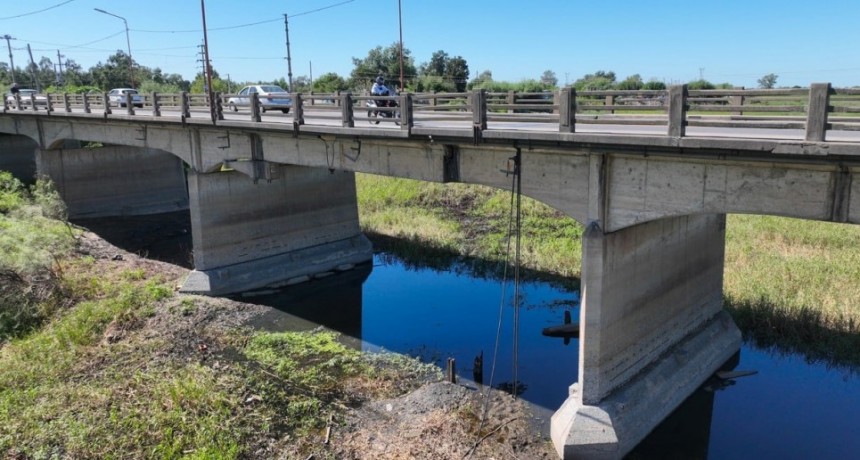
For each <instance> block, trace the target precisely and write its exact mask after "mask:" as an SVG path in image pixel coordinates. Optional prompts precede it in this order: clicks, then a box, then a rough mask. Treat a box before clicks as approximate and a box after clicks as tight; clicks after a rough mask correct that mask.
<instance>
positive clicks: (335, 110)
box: [3, 83, 860, 142]
mask: <svg viewBox="0 0 860 460" xmlns="http://www.w3.org/2000/svg"><path fill="white" fill-rule="evenodd" d="M46 96H47V104H46V106H45V107H44V111H45V112H46V113H47V114H50V113H52V112H54V111H62V112H65V113H73V112H83V113H102V114H104V115H105V116H110V115H114V114H115V115H120V114H122V115H128V116H135V115H137V113H136V112H135V106H134V105H133V104H132V103H131V102H132V101H131V96H130V95H129V96H128V99H127V101H126V104H125V107H123V108H122V109H117V110H116V113H114V110H113V109H112V107H113V108H115V109H116V108H117V107H116V106H117V104H111V103H110V102H109V100H108V97H107V94H47V95H46ZM141 96H142V99H143V104H142V105H143V107H142V109H144V110H145V111H147V112H148V113H146V114H147V115H149V116H154V117H161V116H166V115H165V112H169V113H170V114H175V113H177V112H178V114H179V117H180V118H181V119H182V120H183V121H184V120H185V119H188V118H191V117H192V113H194V116H195V117H196V116H198V115H197V113H199V112H200V111H203V110H205V111H206V112H207V116H208V117H210V118H211V119H212V122H213V123H215V124H217V123H218V122H219V121H221V120H224V119H225V117H224V112H225V106H226V105H227V101H228V100H229V99H230V98H231V97H236V95H235V94H220V93H214V94H213V100H214V102H215V105H214V106H212V107H210V98H209V96H208V95H206V94H191V93H186V92H183V93H178V94H160V93H150V94H145V95H144V94H142V95H141ZM291 96H292V99H293V103H292V106H291V107H290V112H291V117H292V119H293V120H292V121H293V123H292V125H293V127H294V129H299V127H300V126H302V125H306V124H313V120H309V119H307V118H306V117H305V113H306V111H307V110H309V109H313V111H314V119H316V118H321V119H329V120H337V119H340V122H341V123H340V124H341V126H342V127H347V128H349V127H355V126H356V123H358V122H366V121H370V122H373V123H378V122H384V123H391V122H393V123H396V124H397V125H399V127H400V129H401V130H405V131H407V132H410V131H411V129H412V128H413V127H414V126H415V121H416V120H418V121H421V120H422V119H432V120H434V121H457V122H462V123H463V124H464V126H465V127H466V128H467V129H468V128H469V127H471V130H472V131H473V134H474V135H475V136H476V138H478V137H480V134H481V132H482V131H484V130H486V129H488V124H489V123H491V122H524V123H543V124H553V125H556V126H557V127H558V132H560V133H574V132H576V126H577V125H581V124H610V123H611V124H636V125H658V126H665V127H666V131H665V132H666V135H667V136H669V137H684V136H685V134H686V128H687V127H688V126H710V127H731V128H770V129H802V130H804V131H805V140H807V141H813V142H820V141H823V140H824V138H825V133H826V131H828V130H833V129H838V130H845V131H860V115H855V114H860V89H855V88H832V87H831V86H830V84H829V83H816V84H813V85H811V86H810V87H809V88H793V89H771V90H765V89H752V90H748V89H716V90H690V89H688V87H687V86H686V85H677V86H671V87H669V88H668V89H666V90H641V91H622V90H607V91H580V92H577V91H576V90H575V89H573V88H569V87H568V88H563V89H561V90H559V91H555V92H526V93H523V92H514V91H510V92H503V93H497V92H487V91H484V90H478V91H471V92H466V93H404V94H401V95H398V96H371V95H368V94H353V93H349V92H344V93H333V94H318V93H303V94H302V93H293V94H292V95H291ZM34 97H35V96H30V98H31V100H30V101H23V102H24V103H23V104H22V103H21V102H22V101H21V100H20V99H16V101H17V103H14V107H15V108H14V109H13V108H11V106H10V102H9V101H8V100H7V99H5V98H4V101H3V112H4V113H7V112H10V111H14V110H18V111H21V110H25V108H26V109H27V110H30V111H34V112H38V111H39V108H40V107H39V106H37V104H36V100H35V99H34ZM369 101H394V102H396V104H397V107H376V108H370V107H368V102H369ZM28 102H29V104H28ZM28 105H29V107H26V106H28ZM137 109H138V110H140V109H141V107H138V108H137ZM242 110H243V111H245V110H247V111H248V112H249V114H250V116H249V119H250V121H253V122H261V121H262V111H263V110H262V106H261V104H260V101H259V99H258V96H257V95H256V94H253V95H251V98H250V104H249V105H248V107H247V108H243V109H242ZM371 112H377V113H383V114H390V115H391V116H386V117H375V118H374V117H372V116H371V115H372V113H371ZM831 114H838V115H831ZM174 116H175V115H174ZM276 116H277V115H276ZM329 123H331V121H329ZM389 126H390V125H389Z"/></svg>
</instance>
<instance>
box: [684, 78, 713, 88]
mask: <svg viewBox="0 0 860 460" xmlns="http://www.w3.org/2000/svg"><path fill="white" fill-rule="evenodd" d="M687 89H716V86H714V84H713V83H711V82H709V81H708V80H705V79H704V78H701V79H699V80H693V81H691V82H689V83H687Z"/></svg>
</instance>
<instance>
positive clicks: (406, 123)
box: [400, 93, 415, 133]
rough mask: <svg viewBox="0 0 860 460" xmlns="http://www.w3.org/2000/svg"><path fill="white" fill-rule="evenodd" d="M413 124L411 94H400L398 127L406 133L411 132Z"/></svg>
mask: <svg viewBox="0 0 860 460" xmlns="http://www.w3.org/2000/svg"><path fill="white" fill-rule="evenodd" d="M414 124H415V119H414V118H413V110H412V94H410V93H406V94H401V95H400V129H402V130H405V131H406V132H407V133H411V132H412V126H413V125H414Z"/></svg>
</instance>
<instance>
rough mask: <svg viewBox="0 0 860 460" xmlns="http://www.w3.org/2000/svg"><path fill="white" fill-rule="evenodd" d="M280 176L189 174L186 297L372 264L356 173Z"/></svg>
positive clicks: (298, 171) (289, 170) (294, 170)
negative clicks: (190, 247) (190, 255)
mask: <svg viewBox="0 0 860 460" xmlns="http://www.w3.org/2000/svg"><path fill="white" fill-rule="evenodd" d="M278 176H279V177H280V179H276V180H273V181H271V182H268V181H257V182H256V183H254V181H253V180H251V179H250V178H249V177H248V176H246V175H243V174H240V173H238V172H236V171H230V172H218V173H211V174H202V173H194V172H192V173H189V181H188V183H189V193H190V197H191V227H192V237H193V241H194V267H195V269H194V271H193V272H191V274H190V275H189V276H188V279H187V280H186V281H185V284H184V285H183V286H182V289H181V290H182V291H183V292H188V293H199V294H208V295H223V294H229V293H235V292H240V291H247V290H253V289H258V288H263V287H277V286H282V285H285V284H287V283H291V282H294V281H298V280H302V279H307V278H308V277H312V276H315V275H320V274H323V273H327V272H332V271H338V270H346V269H349V268H351V267H352V266H354V265H355V264H359V263H362V262H367V261H370V260H371V259H372V256H373V251H372V246H371V244H370V241H369V240H368V239H367V238H366V237H365V236H364V235H363V234H362V233H361V230H360V228H359V225H358V207H357V201H356V192H355V176H354V174H353V173H351V172H334V173H330V172H329V171H328V170H327V169H322V168H307V167H300V166H284V167H282V168H280V171H279V173H278Z"/></svg>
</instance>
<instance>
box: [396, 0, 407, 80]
mask: <svg viewBox="0 0 860 460" xmlns="http://www.w3.org/2000/svg"><path fill="white" fill-rule="evenodd" d="M397 22H398V24H399V26H400V91H401V92H402V91H403V87H404V86H406V84H405V82H404V81H403V14H402V13H401V8H400V0H397Z"/></svg>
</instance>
